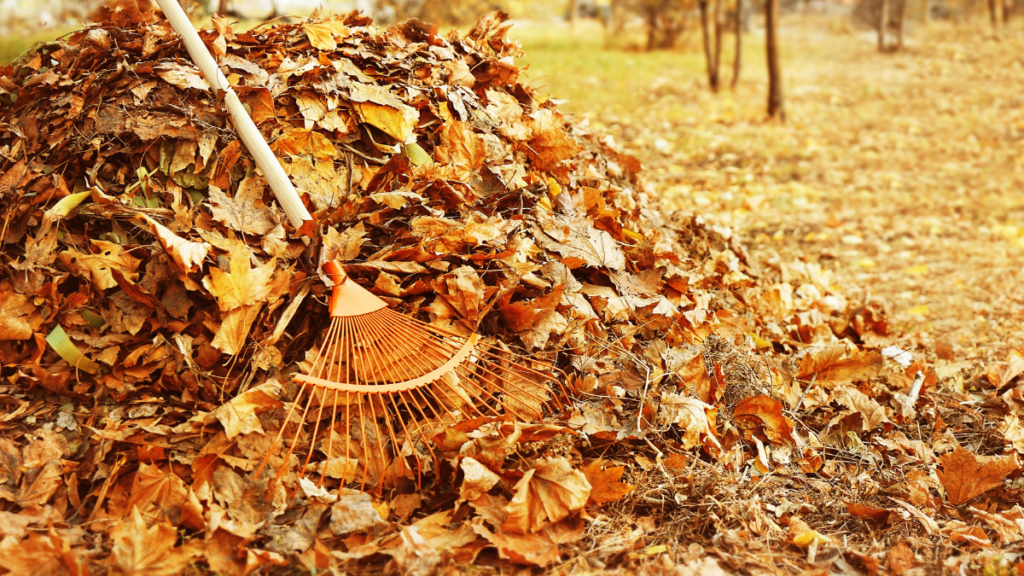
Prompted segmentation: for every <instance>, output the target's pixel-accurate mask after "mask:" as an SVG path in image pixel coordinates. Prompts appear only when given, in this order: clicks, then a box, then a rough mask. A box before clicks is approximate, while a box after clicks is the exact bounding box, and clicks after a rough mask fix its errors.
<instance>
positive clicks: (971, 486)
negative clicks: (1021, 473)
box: [937, 447, 1020, 506]
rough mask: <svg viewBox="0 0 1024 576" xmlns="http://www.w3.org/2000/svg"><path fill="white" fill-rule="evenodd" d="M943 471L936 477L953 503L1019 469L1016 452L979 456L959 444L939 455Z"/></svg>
mask: <svg viewBox="0 0 1024 576" xmlns="http://www.w3.org/2000/svg"><path fill="white" fill-rule="evenodd" d="M939 461H940V462H941V463H942V470H938V471H937V473H938V475H939V480H940V481H942V486H943V487H945V489H946V498H947V500H949V503H950V504H952V505H954V506H956V505H958V504H963V503H964V502H967V501H968V500H970V499H971V498H974V497H975V496H978V495H980V494H984V493H985V492H988V491H989V490H991V489H992V488H995V487H996V486H999V485H1000V484H1001V483H1002V482H1003V479H1004V478H1006V477H1007V476H1009V475H1010V474H1011V473H1013V472H1015V471H1017V470H1018V469H1019V468H1020V461H1019V460H1018V459H1017V455H1016V454H1011V455H1009V456H978V455H976V454H972V453H971V452H968V451H967V450H964V449H963V448H962V447H958V448H957V449H956V450H954V451H953V452H950V453H949V454H943V455H942V456H940V457H939Z"/></svg>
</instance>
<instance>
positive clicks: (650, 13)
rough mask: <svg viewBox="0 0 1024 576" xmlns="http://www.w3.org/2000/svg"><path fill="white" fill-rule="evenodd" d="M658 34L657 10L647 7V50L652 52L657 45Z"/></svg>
mask: <svg viewBox="0 0 1024 576" xmlns="http://www.w3.org/2000/svg"><path fill="white" fill-rule="evenodd" d="M657 36H658V12H657V10H654V9H652V8H648V9H647V51H648V52H653V51H654V49H655V48H656V47H657V40H658V38H657Z"/></svg>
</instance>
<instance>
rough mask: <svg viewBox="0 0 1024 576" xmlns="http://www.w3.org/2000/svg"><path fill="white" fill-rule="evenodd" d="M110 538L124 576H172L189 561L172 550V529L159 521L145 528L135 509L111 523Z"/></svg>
mask: <svg viewBox="0 0 1024 576" xmlns="http://www.w3.org/2000/svg"><path fill="white" fill-rule="evenodd" d="M110 537H111V539H112V540H113V553H114V560H115V562H116V563H117V566H118V567H119V568H120V569H121V572H122V573H123V574H125V575H132V576H134V575H138V576H172V575H173V574H178V573H180V572H181V571H182V570H184V569H185V566H188V564H189V563H190V562H191V561H192V557H191V555H189V554H187V553H185V551H184V550H183V549H181V548H175V547H174V542H175V541H176V540H177V539H178V531H177V530H175V529H174V526H171V525H170V524H168V523H167V522H163V521H160V522H154V523H153V526H152V527H148V528H147V527H146V521H145V519H143V517H142V513H141V512H139V508H138V507H137V506H136V507H132V512H131V514H130V515H129V517H128V518H125V519H123V520H119V521H118V522H117V524H115V526H114V529H113V530H112V531H111V534H110Z"/></svg>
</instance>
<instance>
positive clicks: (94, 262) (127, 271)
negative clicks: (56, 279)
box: [59, 240, 142, 291]
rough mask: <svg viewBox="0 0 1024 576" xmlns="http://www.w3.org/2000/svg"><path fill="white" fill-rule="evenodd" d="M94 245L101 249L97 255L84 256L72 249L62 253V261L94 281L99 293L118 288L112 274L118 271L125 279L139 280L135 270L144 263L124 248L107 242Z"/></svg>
mask: <svg viewBox="0 0 1024 576" xmlns="http://www.w3.org/2000/svg"><path fill="white" fill-rule="evenodd" d="M91 242H92V245H93V246H96V248H97V249H99V252H98V253H96V254H82V253H81V252H78V251H76V250H73V249H71V248H69V249H67V250H65V251H64V252H61V253H60V256H59V257H60V261H61V262H62V263H64V265H65V266H67V267H68V269H69V270H71V271H72V272H73V273H75V274H77V275H78V276H81V277H83V278H88V279H89V280H91V281H92V285H93V287H94V288H96V289H97V290H99V291H103V290H106V289H108V288H113V287H115V286H117V280H115V279H114V276H113V274H111V272H110V271H111V269H116V270H117V271H118V272H120V273H121V274H123V275H124V277H125V278H127V279H128V280H131V281H132V282H135V281H136V280H138V279H139V275H138V273H136V272H135V270H136V269H137V268H138V267H139V264H140V263H141V262H142V260H140V259H139V258H136V257H134V256H132V255H131V254H130V253H128V252H127V251H125V249H124V248H123V247H122V246H119V245H118V244H115V243H113V242H107V241H106V240H92V241H91Z"/></svg>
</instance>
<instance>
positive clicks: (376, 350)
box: [367, 329, 405, 487]
mask: <svg viewBox="0 0 1024 576" xmlns="http://www.w3.org/2000/svg"><path fill="white" fill-rule="evenodd" d="M367 331H370V330H369V329H367ZM371 350H372V351H373V352H372V353H371V356H370V362H371V363H372V364H374V366H376V367H377V369H378V373H379V372H380V370H381V366H379V365H378V363H381V364H382V363H383V360H382V359H381V358H380V353H379V352H380V350H379V347H378V346H376V345H374V346H372V347H371ZM377 396H379V395H377ZM370 409H371V410H372V409H373V404H370ZM381 411H382V412H384V414H381V416H383V417H384V424H385V425H386V426H387V427H388V436H389V437H390V438H391V443H392V445H393V446H394V447H395V453H396V455H397V456H398V457H399V460H401V451H400V448H399V447H398V439H397V438H396V437H395V429H394V428H393V427H392V426H391V418H388V415H387V405H386V404H384V402H383V399H381ZM374 421H376V416H374ZM378 429H379V425H378ZM378 444H379V445H380V456H381V465H382V466H383V461H384V445H383V443H381V442H378ZM404 471H405V462H404V461H403V462H402V472H404ZM381 486H382V487H383V480H382V482H381Z"/></svg>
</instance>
